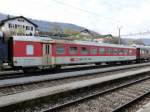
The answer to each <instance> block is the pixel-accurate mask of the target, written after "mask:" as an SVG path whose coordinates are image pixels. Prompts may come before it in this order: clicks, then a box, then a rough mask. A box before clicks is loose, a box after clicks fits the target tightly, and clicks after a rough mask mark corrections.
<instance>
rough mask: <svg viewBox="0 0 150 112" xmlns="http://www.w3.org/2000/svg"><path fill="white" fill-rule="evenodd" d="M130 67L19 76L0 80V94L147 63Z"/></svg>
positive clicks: (78, 79) (89, 76)
mask: <svg viewBox="0 0 150 112" xmlns="http://www.w3.org/2000/svg"><path fill="white" fill-rule="evenodd" d="M132 67H133V68H132ZM132 67H131V66H130V69H129V67H125V68H123V67H118V68H115V69H112V70H108V68H107V69H106V70H104V71H103V70H99V71H98V72H96V74H94V73H95V72H94V73H93V71H92V72H90V74H91V75H90V74H89V71H88V72H85V73H84V74H83V75H82V74H80V72H79V73H78V75H76V74H73V75H72V74H65V75H66V76H65V75H64V73H63V75H61V74H57V76H58V77H57V76H55V75H54V76H51V75H49V76H50V79H48V77H46V78H44V79H43V77H44V76H40V78H42V80H41V79H38V76H35V77H32V79H29V77H27V78H19V79H8V80H1V81H0V96H5V95H11V94H15V93H20V92H25V91H31V90H35V89H40V88H45V87H52V86H54V85H55V86H56V85H61V84H65V83H70V82H76V81H80V80H81V81H82V80H85V79H93V78H100V77H104V76H109V75H113V74H117V73H123V72H126V71H134V70H138V69H142V68H146V67H147V65H144V67H141V66H138V67H137V68H136V67H135V66H132ZM113 68H114V67H113ZM119 68H120V69H119ZM127 68H128V69H127ZM115 70H118V71H115ZM101 72H102V73H101Z"/></svg>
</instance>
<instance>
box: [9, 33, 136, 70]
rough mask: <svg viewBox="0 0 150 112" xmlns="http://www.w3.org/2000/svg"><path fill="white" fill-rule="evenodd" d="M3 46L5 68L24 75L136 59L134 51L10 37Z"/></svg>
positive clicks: (26, 37) (116, 46)
mask: <svg viewBox="0 0 150 112" xmlns="http://www.w3.org/2000/svg"><path fill="white" fill-rule="evenodd" d="M7 46H8V58H7V62H8V63H9V65H10V66H12V67H13V68H15V69H23V70H24V71H26V70H29V69H44V68H59V67H61V66H63V65H73V64H89V63H94V64H100V63H102V62H106V63H116V62H121V63H124V62H130V61H136V60H137V59H138V58H139V55H137V54H138V52H137V49H136V47H130V46H123V45H114V44H104V43H97V42H87V41H86V42H85V41H68V40H54V39H51V38H48V37H34V36H13V37H12V38H10V40H9V42H8V45H7Z"/></svg>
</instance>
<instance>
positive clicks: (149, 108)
mask: <svg viewBox="0 0 150 112" xmlns="http://www.w3.org/2000/svg"><path fill="white" fill-rule="evenodd" d="M137 112H150V102H149V103H147V104H146V105H144V106H143V107H142V108H141V109H139V110H138V111H137Z"/></svg>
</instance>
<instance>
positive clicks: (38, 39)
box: [13, 36, 136, 48]
mask: <svg viewBox="0 0 150 112" xmlns="http://www.w3.org/2000/svg"><path fill="white" fill-rule="evenodd" d="M13 39H14V40H19V41H32V42H52V41H53V42H56V43H57V42H59V43H61V42H62V43H68V44H81V45H93V46H108V47H118V48H119V47H121V48H136V47H135V46H125V45H117V44H107V43H98V42H92V41H91V42H90V41H78V40H76V41H68V40H56V39H52V38H50V37H49V38H48V37H39V36H13Z"/></svg>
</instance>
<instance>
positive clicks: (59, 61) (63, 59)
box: [55, 56, 136, 64]
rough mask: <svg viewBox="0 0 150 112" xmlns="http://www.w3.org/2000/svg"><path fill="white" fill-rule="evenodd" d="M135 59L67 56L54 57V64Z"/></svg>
mask: <svg viewBox="0 0 150 112" xmlns="http://www.w3.org/2000/svg"><path fill="white" fill-rule="evenodd" d="M128 60H136V56H67V57H56V59H55V64H78V63H79V64H81V63H92V62H93V63H94V62H111V61H128Z"/></svg>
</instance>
